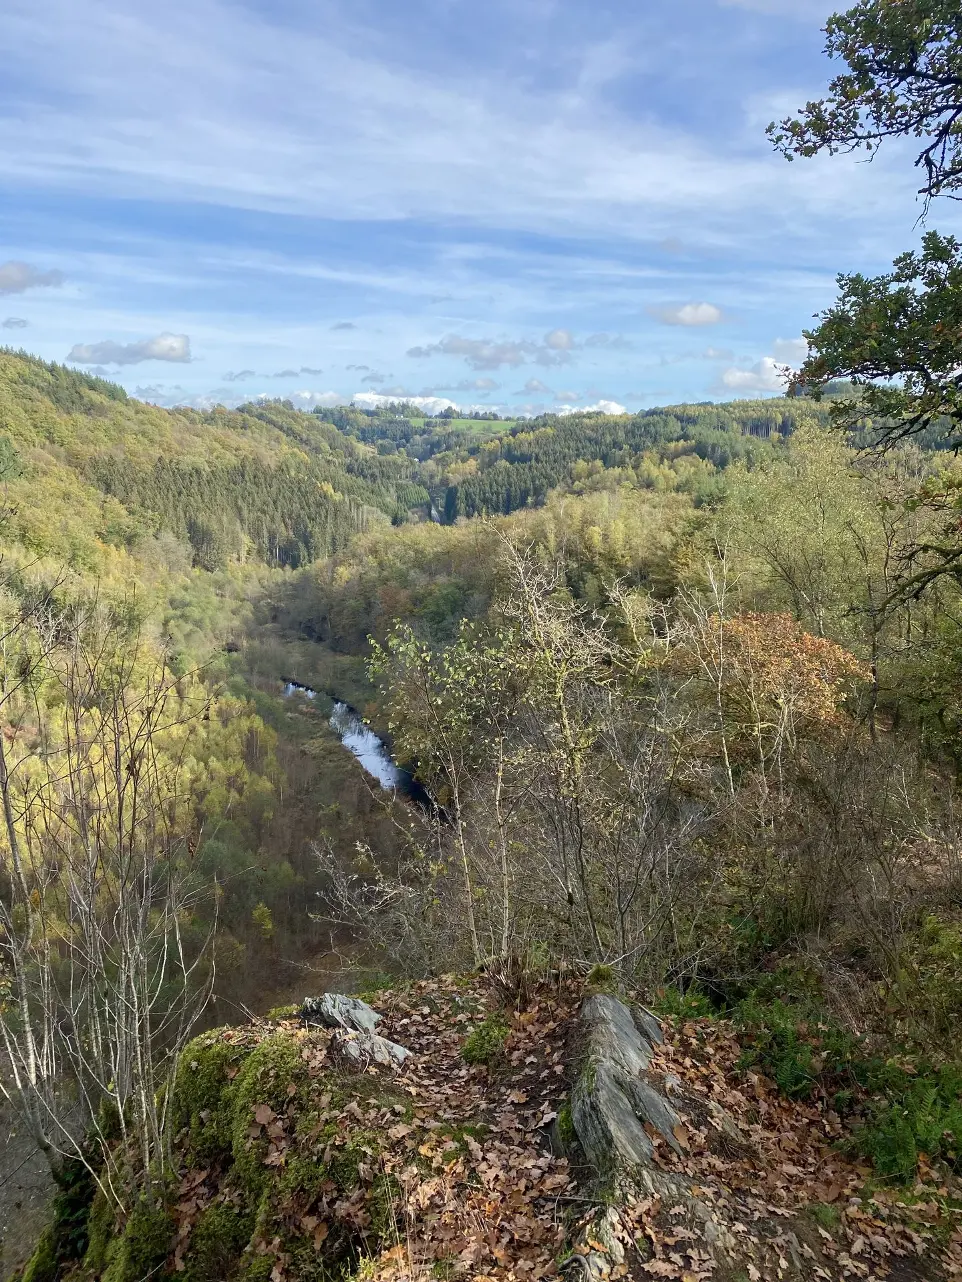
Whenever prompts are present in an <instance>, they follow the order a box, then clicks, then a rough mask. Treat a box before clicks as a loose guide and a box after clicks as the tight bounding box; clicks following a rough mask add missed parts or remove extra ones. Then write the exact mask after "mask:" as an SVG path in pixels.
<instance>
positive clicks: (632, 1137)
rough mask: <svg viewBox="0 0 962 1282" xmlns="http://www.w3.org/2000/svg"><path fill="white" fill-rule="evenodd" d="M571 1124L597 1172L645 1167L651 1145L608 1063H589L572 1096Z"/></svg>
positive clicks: (652, 1151) (651, 1154) (614, 1069)
mask: <svg viewBox="0 0 962 1282" xmlns="http://www.w3.org/2000/svg"><path fill="white" fill-rule="evenodd" d="M571 1121H572V1125H573V1126H574V1129H575V1134H576V1135H577V1136H578V1139H579V1141H580V1143H581V1147H582V1149H583V1150H584V1154H585V1157H586V1158H587V1159H588V1161H589V1162H590V1163H591V1165H592V1166H593V1167H595V1169H596V1170H599V1171H604V1172H608V1171H611V1170H612V1169H622V1168H624V1167H629V1168H631V1167H635V1166H648V1165H649V1163H650V1162H651V1159H652V1157H653V1156H654V1152H655V1150H654V1146H653V1144H652V1142H651V1140H650V1139H649V1138H648V1136H647V1135H646V1134H645V1129H644V1127H643V1126H642V1124H641V1122H640V1121H639V1119H638V1115H637V1114H636V1113H635V1110H634V1108H633V1107H632V1104H631V1100H630V1099H629V1097H628V1095H627V1094H626V1092H625V1090H624V1089H623V1086H622V1075H621V1074H620V1073H619V1072H618V1070H617V1068H616V1067H615V1066H614V1065H612V1063H611V1061H610V1060H601V1061H599V1062H597V1063H592V1064H589V1066H588V1068H586V1069H585V1071H584V1072H583V1073H582V1074H581V1076H580V1077H579V1078H578V1081H577V1082H576V1083H575V1088H574V1090H573V1091H572V1093H571Z"/></svg>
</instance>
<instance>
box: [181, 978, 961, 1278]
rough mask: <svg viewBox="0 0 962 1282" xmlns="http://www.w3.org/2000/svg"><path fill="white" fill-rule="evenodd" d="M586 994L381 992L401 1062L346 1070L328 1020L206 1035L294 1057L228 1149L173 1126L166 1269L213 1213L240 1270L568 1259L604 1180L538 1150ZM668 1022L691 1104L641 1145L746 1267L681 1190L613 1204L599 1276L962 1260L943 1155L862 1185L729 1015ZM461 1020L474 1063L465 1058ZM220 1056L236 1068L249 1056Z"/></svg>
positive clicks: (472, 1268)
mask: <svg viewBox="0 0 962 1282" xmlns="http://www.w3.org/2000/svg"><path fill="white" fill-rule="evenodd" d="M580 996H581V994H580V993H579V992H578V991H576V990H575V989H574V988H566V987H565V988H560V989H551V990H544V991H542V992H541V993H539V994H538V995H536V997H535V998H534V1000H533V1001H532V1002H531V1003H530V1004H529V1005H528V1006H527V1008H526V1009H525V1010H523V1011H516V1012H510V1011H508V1012H502V1011H501V1010H500V1008H499V1006H498V1003H497V1001H496V1000H495V998H494V996H493V995H492V993H491V991H490V988H489V987H488V986H487V985H486V983H485V981H483V980H476V981H471V982H470V983H467V984H466V983H464V982H461V981H456V980H454V979H444V980H440V981H433V982H430V983H422V984H418V985H415V986H414V987H412V988H409V989H406V990H405V991H403V992H402V991H398V992H394V993H382V994H380V995H379V996H378V997H377V998H375V999H373V1004H374V1005H375V1006H376V1008H377V1009H378V1010H379V1011H380V1012H381V1013H382V1015H383V1016H384V1019H383V1022H382V1024H381V1025H380V1027H379V1032H381V1033H383V1034H384V1035H385V1036H387V1037H389V1038H391V1039H392V1040H394V1041H397V1042H400V1043H401V1044H403V1045H405V1046H407V1047H409V1048H410V1049H411V1050H412V1051H413V1052H414V1054H413V1057H412V1059H410V1060H409V1061H408V1062H407V1064H406V1065H405V1067H404V1068H403V1069H402V1070H401V1071H400V1072H399V1073H397V1074H394V1073H391V1072H387V1071H385V1070H383V1069H375V1068H369V1069H368V1070H366V1071H365V1072H364V1073H360V1074H359V1073H356V1072H347V1071H345V1069H344V1068H343V1067H342V1066H340V1065H339V1064H338V1061H337V1057H336V1052H335V1050H334V1048H333V1045H332V1040H331V1034H329V1033H328V1032H326V1031H325V1030H320V1029H305V1028H303V1027H302V1026H301V1025H300V1024H299V1022H298V1021H296V1020H289V1021H281V1022H280V1023H272V1024H264V1025H259V1026H257V1027H255V1028H254V1029H252V1030H243V1031H234V1032H231V1031H225V1032H223V1033H220V1034H218V1035H217V1037H218V1038H220V1040H221V1042H222V1043H226V1044H228V1045H232V1044H235V1045H236V1046H237V1047H238V1050H239V1053H241V1052H242V1053H243V1054H244V1055H250V1054H251V1049H252V1047H255V1046H256V1045H258V1044H261V1045H263V1044H264V1043H266V1042H269V1041H273V1042H276V1041H277V1040H278V1039H280V1040H281V1041H282V1042H283V1044H284V1045H285V1046H286V1047H287V1048H288V1049H290V1048H292V1047H293V1049H294V1058H293V1059H288V1060H286V1061H284V1060H280V1061H278V1062H279V1063H280V1064H281V1068H280V1069H279V1070H278V1072H279V1074H280V1075H279V1076H278V1072H274V1071H273V1070H272V1071H271V1073H269V1074H268V1075H267V1076H265V1077H264V1079H263V1081H264V1090H263V1092H262V1093H261V1094H262V1097H259V1096H258V1094H257V1092H256V1091H255V1092H254V1093H253V1094H251V1093H250V1092H248V1094H247V1095H246V1096H244V1095H243V1094H242V1093H238V1092H235V1095H234V1097H233V1098H234V1108H235V1109H236V1108H237V1106H238V1101H239V1100H240V1101H241V1104H240V1107H241V1109H242V1111H243V1113H244V1116H243V1117H242V1118H240V1119H239V1120H238V1118H237V1117H236V1116H235V1118H234V1123H233V1126H234V1129H233V1133H232V1136H233V1138H232V1146H231V1149H230V1152H229V1154H228V1153H227V1151H225V1152H224V1153H223V1154H222V1155H221V1156H220V1157H219V1158H218V1157H217V1156H216V1155H215V1157H214V1159H213V1160H211V1161H208V1162H205V1163H203V1164H201V1163H199V1162H198V1161H197V1160H196V1152H197V1146H196V1136H195V1137H194V1138H193V1139H192V1138H191V1135H190V1134H189V1133H188V1132H187V1131H185V1133H184V1136H183V1137H182V1141H181V1143H182V1152H183V1154H184V1158H185V1163H184V1167H183V1172H182V1181H181V1185H180V1189H179V1194H178V1200H177V1206H176V1246H175V1248H174V1251H173V1254H172V1257H171V1260H170V1263H171V1264H172V1266H173V1268H174V1269H175V1270H176V1271H177V1272H180V1273H181V1274H186V1275H187V1277H188V1278H195V1277H196V1278H200V1277H203V1276H204V1270H205V1269H208V1275H209V1267H210V1266H209V1264H205V1263H204V1261H205V1260H207V1259H208V1258H209V1256H205V1255H204V1251H205V1250H206V1249H207V1248H206V1247H205V1246H204V1233H205V1226H206V1231H207V1235H208V1237H209V1235H210V1234H209V1228H210V1225H211V1224H212V1223H214V1222H216V1219H215V1217H212V1216H211V1211H212V1209H213V1210H214V1211H215V1212H217V1211H218V1210H219V1211H220V1212H226V1213H228V1222H230V1223H233V1222H234V1220H236V1221H237V1222H239V1223H242V1224H243V1226H244V1227H243V1229H242V1230H241V1231H240V1232H239V1233H238V1234H237V1236H236V1241H235V1245H234V1251H235V1254H234V1255H232V1256H230V1262H228V1260H227V1258H226V1257H224V1263H223V1265H222V1267H223V1270H224V1271H223V1273H222V1274H221V1276H224V1277H225V1278H227V1277H230V1278H234V1277H236V1278H238V1279H244V1282H261V1280H263V1282H266V1280H267V1279H270V1280H271V1282H286V1280H288V1279H289V1280H290V1282H299V1280H300V1279H315V1278H316V1279H321V1278H325V1277H334V1276H338V1275H340V1276H342V1277H351V1276H353V1277H355V1278H358V1279H368V1278H369V1279H374V1278H378V1279H380V1278H384V1279H395V1280H397V1282H401V1280H402V1279H409V1280H411V1282H414V1280H415V1279H416V1280H417V1282H421V1280H422V1279H428V1278H441V1279H444V1278H450V1279H457V1278H464V1279H468V1280H470V1282H487V1280H488V1279H498V1280H499V1282H526V1280H528V1279H539V1278H552V1277H558V1276H560V1275H561V1274H562V1273H564V1272H565V1271H566V1270H572V1271H573V1274H574V1275H576V1272H575V1271H576V1268H577V1262H576V1261H574V1260H573V1259H572V1253H573V1252H574V1253H576V1254H577V1253H579V1252H580V1253H587V1252H590V1251H591V1250H592V1249H593V1245H592V1240H591V1232H590V1229H588V1228H587V1227H586V1226H588V1225H590V1223H591V1221H592V1218H593V1216H594V1214H595V1213H596V1207H597V1206H598V1204H599V1194H600V1193H601V1190H599V1189H597V1188H596V1187H595V1186H594V1185H593V1184H592V1180H591V1177H590V1174H589V1173H588V1172H586V1171H584V1170H583V1169H581V1168H580V1167H579V1164H578V1161H577V1152H576V1150H574V1151H573V1152H572V1154H571V1160H570V1162H569V1160H568V1159H566V1158H564V1157H561V1156H559V1155H557V1154H556V1153H552V1151H551V1145H550V1143H549V1136H550V1134H551V1132H552V1131H554V1132H555V1134H556V1135H557V1132H558V1130H559V1129H560V1131H561V1133H562V1135H564V1134H565V1133H566V1131H567V1129H568V1128H569V1126H570V1122H569V1119H568V1115H567V1110H566V1107H565V1104H566V1099H567V1095H568V1091H569V1090H570V1085H571V1075H572V1072H573V1071H574V1068H575V1063H576V1059H577V1050H578V1047H577V1037H576V1035H575V1015H576V1012H577V1007H578V1002H579V999H580ZM479 1028H480V1030H481V1031H480V1033H479V1032H478V1031H477V1030H479ZM667 1032H668V1036H667V1039H666V1043H665V1045H664V1047H663V1048H662V1049H661V1051H660V1053H659V1055H658V1057H657V1060H656V1061H655V1062H654V1063H653V1064H652V1068H651V1073H652V1082H653V1084H655V1085H657V1086H658V1087H659V1088H660V1089H665V1085H666V1079H667V1081H668V1084H669V1090H670V1093H671V1096H672V1099H673V1102H674V1103H675V1105H676V1107H677V1108H678V1111H679V1112H680V1113H681V1114H682V1115H683V1116H684V1117H685V1119H686V1120H685V1124H684V1126H682V1127H679V1128H678V1129H677V1130H676V1133H675V1139H676V1140H677V1141H678V1143H679V1144H680V1146H681V1148H682V1153H683V1156H682V1157H679V1156H677V1155H676V1154H675V1153H674V1152H673V1151H672V1150H671V1149H670V1148H669V1146H668V1145H667V1143H664V1142H661V1141H659V1137H657V1135H653V1136H652V1138H653V1139H654V1140H655V1141H656V1160H657V1161H658V1162H659V1164H660V1165H661V1166H662V1167H663V1168H664V1169H665V1170H666V1171H673V1172H678V1173H681V1174H683V1175H685V1176H687V1177H688V1179H689V1180H690V1181H691V1182H692V1184H693V1186H694V1187H695V1189H696V1190H697V1195H698V1196H699V1197H700V1198H701V1199H702V1200H703V1201H704V1202H706V1203H707V1204H709V1205H710V1206H711V1208H712V1210H713V1213H714V1215H715V1216H716V1218H717V1220H718V1221H719V1222H720V1223H721V1224H723V1225H725V1226H727V1227H728V1228H729V1229H730V1230H731V1231H732V1233H733V1234H734V1235H735V1237H736V1239H737V1240H738V1241H739V1242H740V1243H741V1242H742V1241H743V1242H744V1244H745V1256H744V1267H743V1268H742V1269H741V1271H734V1272H733V1271H731V1270H729V1271H728V1272H727V1273H726V1272H724V1271H719V1270H717V1269H716V1271H715V1272H714V1273H713V1271H712V1265H711V1262H710V1258H709V1255H708V1252H707V1250H706V1248H705V1244H704V1241H703V1240H700V1238H699V1237H698V1235H697V1234H695V1233H693V1231H692V1229H691V1228H690V1226H688V1225H687V1224H686V1223H685V1222H684V1213H683V1208H681V1207H677V1208H676V1207H672V1206H669V1205H664V1204H661V1203H659V1202H658V1201H657V1200H655V1199H650V1198H649V1199H637V1200H635V1201H633V1202H632V1203H630V1204H629V1205H628V1206H627V1207H625V1208H623V1209H621V1210H620V1211H619V1213H618V1216H617V1217H616V1218H615V1219H614V1220H613V1221H612V1222H613V1224H614V1229H615V1234H616V1236H618V1237H619V1238H620V1239H621V1242H622V1245H623V1247H624V1251H625V1258H624V1262H623V1263H621V1264H616V1265H614V1266H613V1267H612V1269H611V1276H614V1277H618V1276H621V1277H629V1276H630V1277H634V1278H638V1279H650V1278H652V1277H660V1278H677V1279H683V1280H684V1282H694V1280H695V1279H702V1278H710V1277H713V1276H715V1277H719V1278H724V1279H726V1282H727V1280H729V1279H730V1280H731V1282H735V1279H738V1280H739V1282H759V1280H760V1279H769V1278H770V1279H778V1278H799V1279H800V1278H805V1279H807V1278H813V1279H831V1280H834V1279H843V1278H865V1279H883V1278H887V1279H892V1282H909V1280H910V1279H922V1278H931V1279H935V1278H951V1277H954V1276H957V1275H960V1274H962V1265H960V1261H962V1239H960V1235H959V1232H958V1230H957V1226H956V1222H955V1215H954V1212H953V1210H952V1200H953V1196H954V1193H955V1190H954V1188H953V1186H952V1185H951V1184H950V1183H948V1182H943V1181H942V1178H941V1176H940V1174H939V1173H938V1172H935V1171H929V1170H925V1171H924V1172H923V1173H924V1175H925V1180H924V1182H920V1183H919V1184H918V1185H917V1186H915V1187H914V1188H911V1189H906V1188H901V1187H900V1188H894V1187H885V1186H882V1185H879V1184H877V1183H876V1182H875V1181H873V1177H872V1171H871V1169H870V1168H869V1167H867V1166H864V1165H859V1164H858V1163H857V1162H855V1161H853V1160H850V1159H849V1158H847V1157H845V1156H843V1154H842V1151H841V1149H840V1141H842V1140H843V1139H844V1138H845V1137H844V1134H843V1130H842V1125H841V1122H840V1121H839V1119H838V1118H837V1117H836V1116H835V1115H834V1114H833V1113H832V1112H831V1110H830V1109H829V1108H828V1107H827V1106H821V1105H818V1104H803V1103H798V1102H791V1101H788V1100H785V1099H784V1098H781V1097H779V1096H778V1094H777V1092H776V1091H775V1088H774V1086H773V1085H772V1084H771V1083H769V1082H767V1081H766V1080H765V1079H764V1078H763V1077H761V1076H760V1075H759V1074H757V1073H747V1074H746V1073H743V1072H742V1071H740V1069H739V1067H738V1060H739V1056H740V1047H739V1046H738V1044H737V1042H736V1040H735V1038H734V1036H733V1033H732V1030H731V1027H730V1026H729V1025H726V1024H724V1023H723V1022H719V1021H714V1020H711V1021H709V1020H698V1021H691V1022H687V1023H684V1024H680V1025H676V1026H670V1027H669V1028H668V1030H667ZM472 1034H474V1036H473V1038H472V1043H471V1044H472V1045H473V1046H474V1048H475V1050H476V1051H478V1053H479V1054H480V1055H481V1056H482V1057H486V1058H487V1061H488V1062H475V1063H473V1064H472V1063H468V1062H466V1060H465V1056H464V1047H465V1042H466V1041H467V1040H468V1038H469V1037H470V1036H471V1035H472ZM478 1048H480V1050H479V1049H478ZM474 1058H477V1055H475V1056H474ZM227 1062H228V1064H229V1061H227ZM246 1062H247V1063H251V1062H252V1061H251V1060H250V1059H248V1060H247V1061H246ZM265 1062H266V1061H265ZM284 1064H287V1067H284ZM291 1065H296V1068H291V1067H290V1066H291ZM226 1071H227V1074H228V1077H230V1074H231V1073H232V1072H233V1073H235V1074H238V1073H239V1074H240V1076H238V1077H237V1081H238V1082H240V1081H242V1080H243V1077H244V1073H245V1071H246V1070H245V1069H244V1068H243V1067H240V1068H231V1067H230V1066H228V1068H227V1070H226ZM248 1076H250V1074H248ZM288 1078H289V1080H287V1079H288ZM251 1080H252V1081H255V1082H256V1081H258V1080H260V1079H257V1078H256V1077H254V1078H251ZM721 1110H723V1111H724V1114H725V1115H727V1119H729V1120H728V1121H725V1123H724V1124H722V1123H721V1122H720V1120H719V1119H720V1118H721V1117H722V1112H721ZM248 1114H249V1116H248ZM559 1121H560V1128H559V1125H558V1123H559ZM730 1123H734V1125H731V1124H730ZM238 1126H240V1129H238ZM265 1177H266V1178H265ZM252 1190H253V1193H252ZM252 1198H253V1201H256V1203H257V1205H256V1207H255V1205H254V1204H253V1201H252ZM230 1217H233V1220H232V1219H231V1218H230ZM245 1217H246V1218H245Z"/></svg>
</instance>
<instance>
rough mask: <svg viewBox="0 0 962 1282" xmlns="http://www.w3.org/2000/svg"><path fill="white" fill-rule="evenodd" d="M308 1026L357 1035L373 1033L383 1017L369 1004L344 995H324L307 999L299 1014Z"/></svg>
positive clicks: (302, 1004)
mask: <svg viewBox="0 0 962 1282" xmlns="http://www.w3.org/2000/svg"><path fill="white" fill-rule="evenodd" d="M298 1014H299V1015H300V1017H301V1019H303V1021H304V1023H305V1024H307V1025H311V1024H314V1025H318V1024H319V1025H321V1026H322V1027H323V1028H349V1029H353V1031H354V1032H355V1033H373V1032H374V1030H375V1029H376V1028H377V1026H378V1024H379V1023H380V1022H381V1016H380V1015H379V1014H378V1013H377V1011H376V1010H375V1009H374V1008H373V1006H368V1004H367V1002H362V1001H361V1000H360V998H358V997H346V996H345V995H344V994H343V993H322V994H321V996H320V997H305V998H304V1001H303V1002H302V1003H301V1009H300V1011H299V1012H298Z"/></svg>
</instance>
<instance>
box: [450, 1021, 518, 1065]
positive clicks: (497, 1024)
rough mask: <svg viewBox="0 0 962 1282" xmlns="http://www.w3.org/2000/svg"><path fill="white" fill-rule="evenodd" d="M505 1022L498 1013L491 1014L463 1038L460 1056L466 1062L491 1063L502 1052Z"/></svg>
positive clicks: (505, 1030) (505, 1036) (504, 1039)
mask: <svg viewBox="0 0 962 1282" xmlns="http://www.w3.org/2000/svg"><path fill="white" fill-rule="evenodd" d="M509 1031H510V1030H509V1029H508V1026H507V1024H506V1023H505V1022H504V1019H503V1018H502V1017H501V1016H500V1015H491V1016H489V1017H488V1019H486V1020H485V1021H484V1023H482V1024H479V1025H478V1026H477V1028H475V1029H474V1030H473V1032H471V1033H469V1034H468V1036H467V1037H466V1038H465V1042H464V1045H463V1046H462V1047H461V1056H462V1058H463V1059H464V1062H465V1063H466V1064H491V1063H493V1062H494V1060H496V1059H499V1058H500V1057H501V1055H502V1053H503V1052H504V1044H505V1042H506V1041H507V1040H508V1032H509Z"/></svg>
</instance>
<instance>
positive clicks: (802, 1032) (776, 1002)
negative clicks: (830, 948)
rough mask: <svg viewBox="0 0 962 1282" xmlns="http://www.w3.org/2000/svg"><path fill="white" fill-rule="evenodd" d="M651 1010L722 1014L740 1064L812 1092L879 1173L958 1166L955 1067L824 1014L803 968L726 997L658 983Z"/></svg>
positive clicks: (961, 1108) (795, 1090) (961, 1102)
mask: <svg viewBox="0 0 962 1282" xmlns="http://www.w3.org/2000/svg"><path fill="white" fill-rule="evenodd" d="M656 1008H657V1010H658V1012H659V1013H660V1014H662V1015H666V1016H670V1017H672V1018H674V1019H679V1020H685V1019H701V1018H717V1017H719V1016H723V1017H725V1018H728V1019H730V1020H731V1021H732V1023H733V1024H734V1026H735V1032H736V1035H737V1037H738V1040H739V1042H740V1044H741V1046H742V1056H741V1061H740V1067H741V1068H742V1070H743V1071H746V1072H747V1071H750V1070H755V1071H759V1072H762V1073H764V1075H765V1076H766V1077H768V1078H769V1079H770V1080H771V1081H772V1082H774V1083H775V1085H776V1086H777V1087H778V1089H779V1090H780V1091H781V1092H782V1093H783V1094H784V1095H786V1096H788V1097H789V1098H792V1099H812V1098H820V1099H822V1100H823V1101H824V1102H825V1104H826V1105H827V1106H828V1107H830V1108H832V1109H834V1110H835V1111H836V1112H837V1113H838V1114H839V1116H840V1117H842V1118H843V1119H845V1121H846V1123H847V1125H848V1127H849V1130H850V1137H849V1139H848V1140H847V1141H846V1145H845V1146H846V1147H847V1148H848V1149H849V1150H850V1152H851V1153H852V1154H853V1155H857V1156H861V1157H864V1158H867V1159H869V1160H870V1161H871V1162H872V1165H873V1166H874V1168H875V1170H876V1172H877V1173H878V1175H879V1176H880V1177H882V1178H883V1179H885V1180H890V1181H897V1182H902V1183H904V1182H908V1181H911V1180H912V1179H914V1178H915V1176H916V1174H917V1172H918V1169H919V1164H920V1162H925V1161H941V1162H944V1163H945V1164H946V1165H947V1166H948V1167H950V1168H951V1169H952V1170H954V1171H957V1172H958V1171H962V1065H959V1064H957V1063H953V1062H951V1060H949V1062H941V1063H940V1062H936V1061H935V1060H934V1059H933V1058H932V1057H931V1055H921V1054H918V1053H912V1048H911V1047H907V1046H899V1045H896V1044H895V1043H892V1042H888V1043H886V1048H885V1049H886V1053H885V1054H881V1053H880V1052H879V1051H878V1050H877V1049H875V1048H874V1046H873V1045H871V1044H870V1043H869V1042H868V1041H867V1040H866V1039H865V1038H862V1037H859V1036H858V1035H856V1034H855V1033H853V1032H851V1031H850V1030H849V1029H847V1028H844V1027H843V1026H842V1025H841V1024H840V1023H839V1022H838V1020H837V1019H835V1018H834V1017H833V1016H832V1015H831V1013H830V1012H829V1010H828V1007H827V1004H826V1002H825V999H824V995H823V993H822V992H821V990H820V985H819V983H818V982H817V981H816V980H813V977H812V975H811V973H810V972H806V971H805V970H804V968H793V967H791V966H783V967H780V968H778V969H777V970H776V971H774V972H773V973H772V974H770V975H765V976H764V977H762V978H760V979H759V981H758V982H757V983H756V985H755V986H754V987H753V988H751V989H750V990H749V991H748V993H747V995H745V996H741V997H739V998H738V999H737V1000H733V1001H731V1002H730V1003H727V1004H726V1003H724V1002H721V1003H720V1002H718V1001H717V1000H714V1001H713V1000H712V999H711V998H709V996H708V995H707V994H705V993H703V992H701V991H700V990H698V989H697V988H694V987H693V988H689V989H688V990H687V991H686V992H684V993H681V992H679V991H678V990H676V989H666V990H664V991H663V992H662V993H660V994H659V996H658V1000H657V1002H656ZM953 1049H954V1048H953V1047H952V1045H951V1042H949V1043H948V1044H947V1050H948V1051H949V1052H950V1053H951V1051H952V1050H953Z"/></svg>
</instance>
